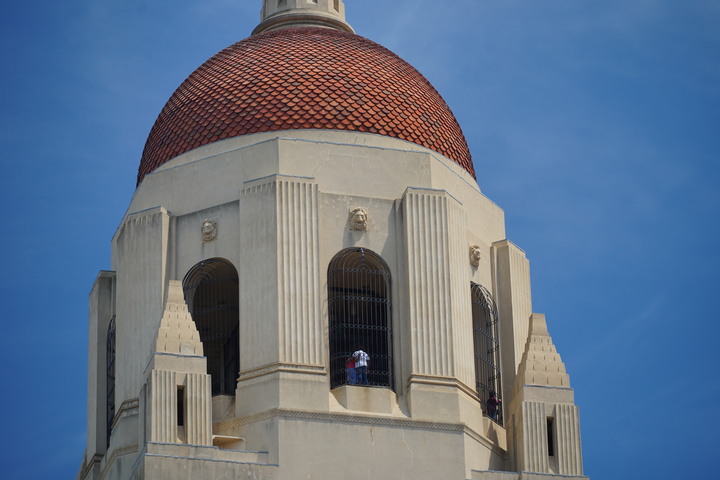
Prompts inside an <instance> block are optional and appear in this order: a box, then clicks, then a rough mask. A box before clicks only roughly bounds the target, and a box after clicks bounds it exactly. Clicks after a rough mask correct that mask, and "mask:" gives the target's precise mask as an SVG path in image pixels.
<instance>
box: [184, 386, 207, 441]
mask: <svg viewBox="0 0 720 480" xmlns="http://www.w3.org/2000/svg"><path fill="white" fill-rule="evenodd" d="M210 384H211V381H210V375H206V374H202V373H188V374H187V376H186V378H185V403H186V406H185V409H186V411H185V418H186V427H185V429H186V432H187V443H189V444H191V445H212V395H211V385H210Z"/></svg>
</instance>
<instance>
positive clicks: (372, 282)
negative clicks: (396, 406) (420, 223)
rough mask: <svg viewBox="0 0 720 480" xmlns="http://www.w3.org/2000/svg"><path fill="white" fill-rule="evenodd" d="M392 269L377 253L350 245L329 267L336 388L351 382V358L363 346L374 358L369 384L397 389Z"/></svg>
mask: <svg viewBox="0 0 720 480" xmlns="http://www.w3.org/2000/svg"><path fill="white" fill-rule="evenodd" d="M391 305H392V304H391V295H390V269H389V268H388V266H387V265H386V264H385V262H384V261H383V259H382V258H381V257H380V256H379V255H377V254H376V253H375V252H372V251H370V250H367V249H364V248H348V249H345V250H343V251H341V252H340V253H338V254H337V255H335V257H334V258H333V259H332V260H331V261H330V265H329V267H328V316H329V329H330V332H329V341H330V342H329V343H330V385H331V388H335V387H339V386H341V385H347V384H348V383H351V382H348V379H347V377H346V371H345V362H346V360H347V359H348V358H349V357H350V356H352V354H353V352H355V351H357V350H359V349H362V350H364V351H365V352H367V354H368V355H369V356H370V361H369V363H368V370H367V377H368V384H369V385H371V386H378V387H390V388H392V387H393V374H392V373H393V352H392V351H393V348H392V317H391V312H392V310H391Z"/></svg>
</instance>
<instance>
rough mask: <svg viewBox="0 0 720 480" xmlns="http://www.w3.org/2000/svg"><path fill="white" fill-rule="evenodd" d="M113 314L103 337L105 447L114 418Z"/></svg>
mask: <svg viewBox="0 0 720 480" xmlns="http://www.w3.org/2000/svg"><path fill="white" fill-rule="evenodd" d="M115 338H116V335H115V315H113V317H112V318H111V319H110V325H108V332H107V337H106V339H105V389H106V392H105V399H106V401H105V426H106V430H105V447H106V448H107V447H110V435H111V434H112V425H113V421H114V420H115V343H116V342H115Z"/></svg>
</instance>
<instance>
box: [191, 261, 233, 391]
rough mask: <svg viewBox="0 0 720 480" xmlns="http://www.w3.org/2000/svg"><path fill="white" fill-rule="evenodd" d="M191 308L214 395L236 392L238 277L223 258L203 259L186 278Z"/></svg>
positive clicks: (231, 266)
mask: <svg viewBox="0 0 720 480" xmlns="http://www.w3.org/2000/svg"><path fill="white" fill-rule="evenodd" d="M183 293H184V295H185V301H186V302H187V304H188V310H189V311H190V315H191V316H192V319H193V321H194V322H195V326H196V327H197V329H198V332H199V333H200V340H201V341H202V343H203V351H204V354H205V357H206V358H207V370H208V373H209V374H210V376H211V378H212V380H211V384H212V388H211V390H212V394H213V395H233V394H234V393H235V389H236V387H237V378H238V372H239V371H240V337H239V331H238V327H239V312H240V308H239V303H240V298H239V296H240V295H239V279H238V273H237V270H236V269H235V267H234V266H233V265H232V264H231V263H230V262H228V261H227V260H223V259H221V258H212V259H208V260H203V261H202V262H200V263H198V264H197V265H195V266H194V267H193V268H191V269H190V271H189V272H188V273H187V274H186V275H185V278H184V279H183Z"/></svg>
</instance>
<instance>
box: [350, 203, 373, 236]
mask: <svg viewBox="0 0 720 480" xmlns="http://www.w3.org/2000/svg"><path fill="white" fill-rule="evenodd" d="M348 214H349V216H350V220H349V221H350V230H367V221H368V214H367V211H366V210H365V209H364V208H362V207H353V208H351V209H350V211H349V212H348Z"/></svg>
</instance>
